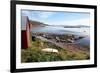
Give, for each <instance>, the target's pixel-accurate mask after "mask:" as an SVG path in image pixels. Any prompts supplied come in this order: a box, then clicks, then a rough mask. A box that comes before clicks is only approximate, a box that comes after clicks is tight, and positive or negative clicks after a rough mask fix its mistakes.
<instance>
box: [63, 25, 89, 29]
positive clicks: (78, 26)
mask: <svg viewBox="0 0 100 73" xmlns="http://www.w3.org/2000/svg"><path fill="white" fill-rule="evenodd" d="M81 27H85V28H86V27H87V28H88V27H90V26H85V25H76V26H64V28H81Z"/></svg>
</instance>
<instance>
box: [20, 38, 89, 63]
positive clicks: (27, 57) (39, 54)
mask: <svg viewBox="0 0 100 73" xmlns="http://www.w3.org/2000/svg"><path fill="white" fill-rule="evenodd" d="M44 48H54V49H57V50H58V51H59V52H58V53H53V52H52V53H49V52H43V51H41V50H42V49H44ZM86 59H89V53H87V52H84V51H79V52H71V51H69V50H65V49H62V48H60V47H58V46H55V45H54V44H52V43H49V42H46V41H41V40H39V39H35V41H32V47H30V48H27V49H22V50H21V62H50V61H66V60H86Z"/></svg>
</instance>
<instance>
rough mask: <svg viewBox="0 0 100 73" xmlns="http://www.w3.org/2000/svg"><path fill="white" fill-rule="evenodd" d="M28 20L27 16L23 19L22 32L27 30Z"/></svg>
mask: <svg viewBox="0 0 100 73" xmlns="http://www.w3.org/2000/svg"><path fill="white" fill-rule="evenodd" d="M27 19H28V17H27V16H22V17H21V30H26V24H27Z"/></svg>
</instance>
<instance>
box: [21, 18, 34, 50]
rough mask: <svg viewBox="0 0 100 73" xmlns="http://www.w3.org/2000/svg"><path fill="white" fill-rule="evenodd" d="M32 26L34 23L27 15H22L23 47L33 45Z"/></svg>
mask: <svg viewBox="0 0 100 73" xmlns="http://www.w3.org/2000/svg"><path fill="white" fill-rule="evenodd" d="M31 28H32V25H31V24H30V22H29V19H28V17H27V16H22V17H21V48H22V49H27V48H29V47H30V46H31V40H32V36H31Z"/></svg>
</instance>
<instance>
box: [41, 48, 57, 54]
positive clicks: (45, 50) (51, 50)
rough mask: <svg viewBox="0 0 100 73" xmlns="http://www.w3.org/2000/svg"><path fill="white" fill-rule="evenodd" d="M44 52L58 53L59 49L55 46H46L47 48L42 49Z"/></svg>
mask: <svg viewBox="0 0 100 73" xmlns="http://www.w3.org/2000/svg"><path fill="white" fill-rule="evenodd" d="M42 51H43V52H55V53H58V50H57V49H53V48H45V49H42Z"/></svg>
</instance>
